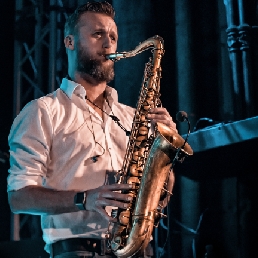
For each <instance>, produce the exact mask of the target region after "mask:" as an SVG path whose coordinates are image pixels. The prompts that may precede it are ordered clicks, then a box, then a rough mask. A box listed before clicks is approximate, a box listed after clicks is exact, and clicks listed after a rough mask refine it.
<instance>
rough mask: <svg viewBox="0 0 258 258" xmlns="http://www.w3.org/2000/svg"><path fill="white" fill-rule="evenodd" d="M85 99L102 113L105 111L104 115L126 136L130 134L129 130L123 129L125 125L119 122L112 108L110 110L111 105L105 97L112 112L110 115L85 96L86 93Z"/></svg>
mask: <svg viewBox="0 0 258 258" xmlns="http://www.w3.org/2000/svg"><path fill="white" fill-rule="evenodd" d="M85 99H87V100H88V101H89V102H90V103H91V104H92V105H93V106H95V107H97V108H98V109H100V110H101V111H102V112H103V113H105V114H106V115H108V116H109V117H111V119H112V120H113V121H114V122H115V123H116V124H117V125H118V126H119V127H120V128H121V129H122V130H123V131H124V132H125V133H126V136H130V134H131V132H130V131H127V130H126V129H125V127H124V126H123V125H122V124H121V123H120V120H119V118H118V117H117V116H115V115H114V113H113V110H112V108H111V106H110V104H109V102H108V100H107V98H105V100H106V102H107V104H108V106H109V108H110V110H111V112H112V115H110V114H108V113H107V112H106V111H105V110H104V109H103V108H101V107H99V106H98V105H96V104H95V103H94V102H93V101H91V100H90V99H89V98H88V97H87V95H86V96H85Z"/></svg>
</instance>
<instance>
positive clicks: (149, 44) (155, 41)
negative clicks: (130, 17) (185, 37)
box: [105, 35, 164, 61]
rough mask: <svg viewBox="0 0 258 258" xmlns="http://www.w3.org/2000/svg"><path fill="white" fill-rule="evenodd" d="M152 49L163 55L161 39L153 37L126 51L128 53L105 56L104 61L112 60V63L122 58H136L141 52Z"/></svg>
mask: <svg viewBox="0 0 258 258" xmlns="http://www.w3.org/2000/svg"><path fill="white" fill-rule="evenodd" d="M150 48H153V49H154V51H155V50H158V51H161V54H163V53H164V41H163V38H162V37H160V36H158V35H156V36H154V37H151V38H149V39H147V40H145V41H143V42H141V43H140V44H139V45H138V46H137V47H136V48H135V49H134V50H132V51H128V52H116V53H112V54H108V55H106V56H105V57H106V59H108V60H112V61H119V60H120V59H122V58H128V57H133V56H136V55H138V54H140V53H142V52H143V51H145V50H147V49H150Z"/></svg>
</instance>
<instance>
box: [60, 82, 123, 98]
mask: <svg viewBox="0 0 258 258" xmlns="http://www.w3.org/2000/svg"><path fill="white" fill-rule="evenodd" d="M60 89H61V90H62V91H64V92H65V94H66V95H67V96H68V97H69V98H70V99H72V95H73V93H77V94H79V95H81V96H82V97H83V98H85V96H86V91H85V89H84V87H83V86H82V85H81V84H79V83H76V82H74V81H71V80H68V79H67V78H63V80H62V84H61V86H60ZM106 96H107V98H111V100H113V101H114V102H118V95H117V91H116V90H115V89H114V88H112V87H110V86H107V87H106Z"/></svg>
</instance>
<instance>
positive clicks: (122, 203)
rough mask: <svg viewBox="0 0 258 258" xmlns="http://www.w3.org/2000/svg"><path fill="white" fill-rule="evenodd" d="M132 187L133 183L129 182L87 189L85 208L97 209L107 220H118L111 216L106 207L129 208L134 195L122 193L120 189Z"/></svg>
mask: <svg viewBox="0 0 258 258" xmlns="http://www.w3.org/2000/svg"><path fill="white" fill-rule="evenodd" d="M131 189H132V185H129V184H112V185H103V186H100V187H98V188H96V189H91V190H87V192H86V194H87V195H86V203H85V209H86V210H88V211H96V212H98V213H99V214H100V215H101V216H102V217H104V218H105V219H106V220H108V221H112V222H116V220H117V219H116V218H112V217H110V216H109V215H108V214H107V212H106V211H105V207H106V206H113V207H118V208H121V209H127V208H129V207H130V201H131V200H132V197H131V196H130V195H129V194H122V193H120V191H121V190H131Z"/></svg>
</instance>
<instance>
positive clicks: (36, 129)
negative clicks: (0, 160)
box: [8, 2, 177, 258]
mask: <svg viewBox="0 0 258 258" xmlns="http://www.w3.org/2000/svg"><path fill="white" fill-rule="evenodd" d="M117 40H118V32H117V26H116V23H115V21H114V10H113V7H112V6H111V5H110V4H108V3H107V2H91V3H86V4H84V5H82V6H80V7H78V8H77V9H76V10H75V12H74V13H73V14H72V15H71V16H70V17H69V18H68V19H67V21H66V24H65V38H64V45H65V48H66V53H67V57H68V75H67V77H66V78H64V79H63V80H62V83H61V86H60V88H59V89H57V90H56V91H54V92H52V93H50V94H48V95H46V96H44V97H41V98H39V99H35V100H33V101H31V102H30V103H28V104H27V105H26V106H25V107H24V108H23V110H22V111H21V112H20V114H19V115H18V116H17V117H16V118H15V120H14V122H13V125H12V128H11V131H10V135H9V137H8V141H9V146H10V164H11V166H10V169H9V176H8V198H9V204H10V207H11V210H12V211H13V212H14V213H25V214H33V215H40V216H41V226H42V231H43V239H44V241H45V243H46V245H45V250H46V252H48V253H49V254H50V256H51V257H54V258H62V257H67V258H68V257H100V256H101V257H115V256H114V255H113V254H112V253H109V252H107V253H105V250H106V249H107V248H106V246H105V241H103V239H105V233H106V231H107V228H108V225H109V222H114V221H116V219H115V218H113V217H112V216H111V215H110V211H109V210H108V207H118V208H121V209H127V208H128V207H129V205H130V200H131V196H130V195H129V194H122V193H121V191H122V190H130V189H131V188H132V187H133V186H132V185H131V184H114V182H113V181H114V180H113V179H114V172H113V171H118V170H119V169H120V168H121V166H122V162H123V158H124V154H125V149H126V142H127V141H128V139H127V138H128V136H127V135H126V133H125V132H124V131H123V130H122V129H121V127H120V126H118V124H117V123H115V121H114V120H112V117H111V116H110V115H112V116H115V117H116V118H118V120H119V121H120V124H121V125H122V127H123V128H125V130H127V131H130V128H131V125H132V120H133V116H134V109H133V108H131V107H129V106H125V105H123V104H121V103H119V102H118V100H117V93H116V91H115V90H114V89H112V88H111V87H109V86H108V85H107V83H108V82H110V81H111V80H112V79H113V78H114V63H113V62H112V61H111V60H107V59H106V58H105V56H106V55H107V54H110V53H114V52H115V51H116V48H117ZM148 119H150V120H151V121H152V122H153V123H156V122H161V123H163V124H166V125H167V126H169V127H170V128H171V129H173V130H175V131H177V130H176V125H175V123H174V122H173V120H172V118H171V116H170V115H169V113H168V112H167V110H166V109H165V108H154V109H152V110H150V112H149V114H148ZM17 255H18V254H17ZM147 255H148V254H146V256H145V257H148V256H147ZM150 256H151V255H149V257H150Z"/></svg>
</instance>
